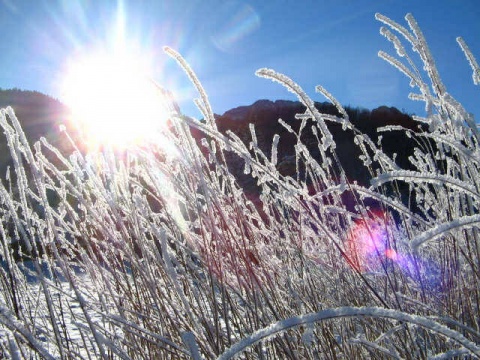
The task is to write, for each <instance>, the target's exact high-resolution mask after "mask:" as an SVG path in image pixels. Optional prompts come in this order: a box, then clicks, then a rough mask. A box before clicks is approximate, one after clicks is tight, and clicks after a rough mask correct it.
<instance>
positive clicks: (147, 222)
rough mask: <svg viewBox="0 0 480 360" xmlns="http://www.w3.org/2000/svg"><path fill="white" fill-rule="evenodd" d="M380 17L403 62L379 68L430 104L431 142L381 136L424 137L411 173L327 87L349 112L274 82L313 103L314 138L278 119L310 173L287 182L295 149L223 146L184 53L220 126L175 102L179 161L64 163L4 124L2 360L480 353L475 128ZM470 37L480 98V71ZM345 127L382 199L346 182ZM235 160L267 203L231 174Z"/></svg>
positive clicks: (169, 157) (418, 41) (231, 142)
mask: <svg viewBox="0 0 480 360" xmlns="http://www.w3.org/2000/svg"><path fill="white" fill-rule="evenodd" d="M376 17H377V19H378V20H380V21H381V22H382V23H384V24H385V25H386V26H387V27H388V29H387V28H382V29H381V34H382V35H384V36H385V37H386V38H387V39H388V40H389V41H390V42H392V43H393V45H394V47H395V50H396V52H397V57H394V56H392V55H389V54H386V53H384V52H380V53H379V55H380V56H381V57H382V58H384V59H385V60H387V61H388V62H390V63H391V64H392V65H394V66H395V67H396V68H398V69H399V70H400V71H402V72H403V73H404V74H405V75H406V76H407V77H408V78H409V79H410V82H411V85H412V87H414V88H416V89H417V91H418V92H416V93H413V94H411V95H410V97H411V98H412V99H413V100H417V101H424V102H425V109H426V115H425V116H424V117H419V116H416V117H414V119H415V120H416V121H417V123H418V125H419V126H418V129H416V130H412V129H405V128H402V127H401V126H387V127H384V128H381V129H378V131H379V132H388V131H401V132H404V133H405V134H407V135H408V136H409V137H411V138H412V139H414V140H415V143H416V144H417V146H416V147H415V149H414V152H413V155H412V156H411V157H410V159H409V160H410V163H411V167H410V168H409V169H402V168H400V166H399V165H398V164H397V163H396V162H395V158H392V157H390V156H388V155H387V154H386V153H385V152H384V151H383V150H382V144H381V141H380V142H378V143H377V142H376V141H373V140H372V139H371V138H369V137H368V136H367V135H365V134H363V133H361V132H360V131H359V130H358V129H357V128H356V127H355V124H354V121H353V120H352V121H351V119H350V116H349V113H348V112H347V111H346V110H345V109H344V108H343V107H342V106H341V105H340V104H339V103H338V101H336V100H335V98H334V97H333V96H332V95H331V94H329V93H328V92H327V91H326V90H325V89H323V88H322V87H320V86H319V87H317V89H316V90H317V92H319V93H321V94H322V95H323V96H325V97H326V98H327V99H328V100H329V101H331V102H332V103H333V104H334V105H335V106H336V107H337V109H338V115H337V116H334V115H327V114H323V113H321V112H319V111H318V110H317V108H316V107H315V105H314V102H313V100H312V99H311V98H310V97H309V96H308V95H307V93H306V92H305V91H304V90H303V89H302V88H301V87H300V86H299V85H298V84H296V83H295V82H294V81H293V80H291V79H290V78H288V77H287V76H285V75H283V74H279V73H277V72H275V71H274V70H271V69H261V70H259V71H258V72H257V75H259V76H261V77H264V78H267V79H270V80H273V81H276V82H279V83H280V84H281V85H283V86H285V87H286V88H287V89H288V90H289V91H291V92H293V93H294V94H295V95H296V96H297V97H298V99H299V101H301V103H302V104H303V105H304V106H305V111H304V112H303V113H301V114H297V116H296V118H297V119H296V121H298V123H299V124H300V126H298V127H293V126H291V125H289V124H288V123H287V122H285V121H283V120H281V119H279V122H280V124H282V126H284V127H285V129H286V130H287V131H289V132H291V133H293V134H294V136H295V138H296V144H295V164H296V174H295V175H293V176H283V175H281V173H280V171H279V164H280V163H281V161H282V159H280V158H279V156H280V155H279V152H278V149H277V146H278V143H279V141H280V137H279V136H278V135H276V136H274V137H273V139H272V140H271V149H270V151H267V152H264V151H262V150H261V149H260V146H259V142H258V140H257V134H256V129H255V126H254V125H253V124H252V125H251V126H250V133H251V140H250V141H248V142H244V140H242V139H241V138H240V137H239V136H238V135H236V134H234V133H232V132H227V133H222V132H220V131H219V130H218V128H217V126H216V120H215V117H214V115H213V111H212V109H211V107H210V104H209V101H208V97H207V95H206V93H205V91H204V90H203V88H202V86H201V84H200V81H199V80H198V78H197V76H196V75H195V74H194V72H193V70H192V69H191V68H190V66H189V65H188V64H187V63H186V61H185V60H184V59H183V58H182V57H181V56H180V55H179V54H178V53H176V52H175V51H174V50H172V49H166V52H167V53H168V54H169V55H170V56H172V57H173V58H174V59H175V60H176V61H177V62H178V63H179V65H180V67H181V68H183V70H184V71H185V72H186V74H187V75H188V76H189V78H190V79H191V81H192V82H193V84H194V85H195V86H196V88H197V89H198V91H199V94H200V98H199V99H198V100H196V104H197V105H198V107H199V109H200V111H201V112H202V114H203V117H204V120H205V121H202V122H200V121H197V120H195V119H192V118H189V117H187V116H183V115H181V114H179V113H178V111H176V110H175V109H176V108H175V106H170V107H169V108H170V109H173V110H172V113H171V114H169V115H170V120H171V123H170V124H171V126H170V127H169V128H167V127H164V128H162V129H160V130H159V131H161V132H162V134H161V137H160V138H162V139H163V141H164V142H168V143H169V144H170V145H169V147H168V148H169V149H170V150H168V151H167V150H166V148H164V147H160V146H149V147H146V146H144V147H132V148H130V149H129V150H128V151H127V152H126V154H125V156H123V157H122V158H118V157H116V154H115V153H114V152H113V151H109V150H106V151H104V152H100V153H90V154H82V153H80V152H76V153H73V154H71V155H68V154H61V153H60V152H59V151H58V150H57V149H55V148H54V147H52V146H51V145H50V144H49V143H48V142H47V141H46V140H45V139H42V140H41V141H40V142H38V143H36V144H34V146H33V148H32V147H31V146H30V144H29V143H28V142H27V140H26V137H25V135H24V133H23V131H22V129H21V126H20V123H19V121H18V120H17V119H16V117H15V114H14V113H13V110H12V109H10V108H7V109H4V110H2V112H1V115H0V125H1V126H2V128H3V131H4V133H5V137H6V141H7V144H8V147H9V150H10V155H11V159H12V166H11V168H10V169H9V171H8V172H7V176H6V177H5V179H3V180H2V182H1V183H0V193H1V194H0V195H1V197H0V198H1V202H0V221H1V226H0V260H1V267H0V287H1V292H0V357H2V358H51V359H53V358H65V359H68V358H122V359H130V358H145V359H151V358H171V359H182V358H185V359H187V358H195V359H200V358H207V359H214V358H217V357H221V358H222V359H226V358H231V357H235V356H239V357H241V358H248V359H257V358H258V359H264V358H305V359H317V358H337V357H342V358H350V359H370V358H395V359H403V358H405V359H424V358H439V359H449V358H469V357H470V358H474V357H476V358H479V357H480V346H479V343H480V329H479V327H480V322H479V317H478V314H479V313H480V309H479V302H480V290H479V286H478V284H479V283H480V279H479V277H480V269H479V260H478V259H479V258H480V244H479V241H480V240H479V233H478V229H479V224H480V215H479V214H478V212H479V200H480V192H479V185H480V184H479V181H480V180H479V179H480V176H479V167H480V151H479V150H480V149H479V140H480V138H479V133H478V129H477V127H476V123H475V121H474V119H473V116H472V115H470V114H468V113H467V112H466V111H465V110H464V109H463V107H462V106H461V105H460V104H458V103H457V102H456V101H455V100H454V98H453V97H452V96H451V95H449V94H448V93H447V91H446V89H445V86H444V85H443V84H442V82H441V80H440V76H439V74H438V71H437V70H436V67H435V64H434V62H433V59H432V56H431V54H430V52H429V50H428V47H427V44H426V41H425V39H424V37H423V35H422V33H421V31H420V30H419V28H418V26H417V24H416V22H415V20H414V19H413V17H412V16H411V15H407V17H406V19H407V22H408V25H409V29H407V28H405V27H403V26H401V25H399V24H397V23H396V22H394V21H392V20H390V19H388V18H386V17H384V16H382V15H377V16H376ZM458 43H459V44H460V46H461V48H462V50H463V51H464V53H465V55H466V57H467V60H468V62H469V63H470V65H471V67H472V69H473V80H474V82H475V83H476V84H478V83H479V82H480V69H479V66H478V64H477V62H476V60H475V58H474V57H473V55H472V53H471V51H470V50H469V49H468V47H467V45H466V44H465V42H464V41H463V40H462V39H460V38H459V39H458ZM404 44H409V46H411V48H412V49H413V52H409V51H407V49H406V48H405V46H404ZM413 55H415V56H419V57H420V59H421V61H422V63H423V66H424V69H419V68H417V67H416V66H415V62H414V60H413ZM331 123H336V124H340V125H341V126H342V128H343V130H344V131H349V132H351V133H353V134H354V136H355V143H356V145H357V146H358V147H359V149H360V150H361V153H362V155H361V160H362V161H363V164H364V166H365V167H366V168H367V169H368V170H369V171H370V174H371V186H369V187H366V186H361V185H359V184H357V183H355V182H350V181H348V180H347V179H346V176H345V171H344V169H343V167H342V164H341V162H340V161H339V158H338V156H337V154H336V143H335V138H334V136H333V135H332V133H331V132H330V129H329V125H330V124H331ZM295 129H297V130H295ZM306 132H310V133H312V134H313V135H314V136H315V137H316V139H317V140H318V141H317V144H315V146H316V147H317V148H316V149H315V150H316V151H315V156H314V155H313V154H312V151H311V150H312V148H311V147H309V146H307V145H308V144H304V143H303V142H302V134H304V133H306ZM231 153H234V154H236V155H237V156H238V157H239V158H240V159H241V160H242V161H243V164H244V171H245V174H250V176H252V178H253V179H255V181H256V182H257V184H258V187H259V191H258V197H257V198H253V199H252V197H251V196H250V197H249V196H247V194H246V193H245V191H244V189H242V188H241V187H240V186H239V185H238V183H237V180H236V179H235V177H234V176H233V175H232V173H231V171H230V164H229V162H228V155H229V154H231ZM405 189H406V190H405ZM346 196H347V197H349V198H351V199H354V206H353V207H352V206H346V205H345V203H344V201H343V199H344V198H345V197H346ZM367 204H370V205H367ZM372 204H374V205H372Z"/></svg>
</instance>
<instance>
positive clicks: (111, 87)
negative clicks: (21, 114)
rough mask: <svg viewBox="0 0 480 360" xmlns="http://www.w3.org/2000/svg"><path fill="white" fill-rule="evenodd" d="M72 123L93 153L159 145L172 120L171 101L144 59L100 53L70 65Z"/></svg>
mask: <svg viewBox="0 0 480 360" xmlns="http://www.w3.org/2000/svg"><path fill="white" fill-rule="evenodd" d="M62 88H63V89H62V93H63V97H64V101H65V103H66V104H67V106H68V107H69V108H70V110H71V112H72V120H73V122H74V123H75V125H76V127H77V128H78V129H79V130H80V131H81V133H82V134H83V135H84V137H85V139H86V142H87V146H88V147H89V148H98V147H103V146H111V147H115V148H126V147H129V146H131V145H132V144H138V143H139V142H148V141H151V140H154V138H155V136H156V134H158V133H159V131H160V130H162V129H164V128H165V126H166V122H167V119H168V118H169V115H170V114H169V111H168V107H167V106H166V105H165V101H166V100H167V99H165V98H164V94H163V92H162V91H161V90H160V89H159V87H158V86H156V84H155V83H154V82H153V81H151V80H150V78H149V71H148V69H147V68H146V67H145V66H144V65H143V63H142V61H141V60H140V59H135V58H133V57H130V56H128V55H126V54H107V53H96V54H90V55H88V56H83V57H80V58H77V59H74V60H73V61H71V62H70V63H69V64H68V66H67V68H66V71H65V75H64V81H63V86H62Z"/></svg>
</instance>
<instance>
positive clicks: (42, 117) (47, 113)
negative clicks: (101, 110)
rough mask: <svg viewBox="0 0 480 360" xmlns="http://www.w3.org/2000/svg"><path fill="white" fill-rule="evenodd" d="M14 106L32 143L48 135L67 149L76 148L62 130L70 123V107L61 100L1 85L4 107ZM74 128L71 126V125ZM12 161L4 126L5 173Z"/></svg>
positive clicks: (1, 155)
mask: <svg viewBox="0 0 480 360" xmlns="http://www.w3.org/2000/svg"><path fill="white" fill-rule="evenodd" d="M7 106H11V107H12V108H13V109H14V111H15V114H16V116H17V118H18V120H19V121H20V123H21V125H22V128H23V130H24V132H25V135H26V136H27V138H28V140H29V141H30V144H33V143H34V142H36V141H37V140H39V139H40V137H42V136H43V137H45V138H46V139H47V140H48V141H49V142H50V143H52V144H53V145H55V146H56V147H58V148H60V149H61V150H63V151H71V150H72V148H71V147H70V144H69V143H68V141H67V140H66V138H65V136H64V135H63V134H61V131H60V126H61V125H66V126H67V127H68V122H67V119H68V116H69V115H68V114H69V111H68V108H67V107H66V106H65V105H64V104H62V103H61V102H60V101H58V100H56V99H54V98H52V97H50V96H47V95H45V94H42V93H40V92H37V91H26V90H19V89H10V90H2V89H0V108H6V107H7ZM69 130H70V129H69ZM8 164H10V153H9V151H8V149H7V142H6V139H5V135H4V134H3V129H1V134H0V171H1V177H3V176H4V170H5V167H6V166H7V165H8Z"/></svg>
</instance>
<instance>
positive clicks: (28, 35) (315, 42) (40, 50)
mask: <svg viewBox="0 0 480 360" xmlns="http://www.w3.org/2000/svg"><path fill="white" fill-rule="evenodd" d="M119 9H123V15H124V20H125V24H126V28H125V32H126V37H127V38H128V39H129V42H130V45H131V47H132V52H138V54H140V55H141V56H143V57H145V58H146V59H148V61H149V62H150V63H151V64H152V66H153V72H152V77H153V78H154V79H155V80H156V81H157V82H159V83H160V84H162V85H164V86H165V87H167V88H170V89H171V90H173V91H174V93H175V94H176V96H177V97H178V98H179V99H178V100H179V102H180V106H181V108H182V110H183V111H184V112H186V113H188V114H190V115H193V116H199V115H198V113H197V112H196V111H195V109H194V105H193V104H192V99H193V98H194V97H195V96H196V94H195V92H194V91H193V87H192V86H191V85H190V84H189V82H188V80H187V79H186V76H185V75H184V74H183V72H182V71H181V70H180V69H179V68H178V67H177V66H176V64H175V63H174V62H173V60H171V59H170V58H168V57H167V56H166V55H165V54H164V53H163V50H162V47H163V46H164V45H169V46H171V47H172V48H174V49H176V50H178V51H179V52H181V53H182V54H183V55H184V56H185V57H186V58H187V60H188V61H189V62H190V64H191V66H192V67H193V68H194V70H195V71H196V72H197V74H198V76H199V78H200V80H201V81H202V82H203V84H204V86H205V88H206V90H207V92H208V94H209V97H210V99H211V103H212V106H213V110H214V111H215V112H216V113H220V114H221V113H223V112H224V111H226V110H228V109H230V108H232V107H236V106H239V105H248V104H251V103H252V102H254V101H255V100H258V99H272V100H275V99H293V97H292V95H291V94H290V93H288V92H287V91H286V90H285V89H283V88H282V87H281V86H279V85H278V84H274V83H271V82H269V81H267V80H264V79H260V78H257V77H256V76H255V75H254V72H255V70H257V69H258V68H261V67H271V68H273V69H275V70H277V71H280V72H283V73H285V74H287V75H288V76H290V77H292V78H293V79H294V80H296V81H297V82H298V83H299V84H300V85H301V86H302V87H303V88H304V89H305V90H306V91H307V92H308V93H309V94H310V95H311V96H312V97H314V99H316V100H319V101H324V99H323V98H322V97H321V96H320V95H319V94H315V92H314V86H315V85H317V84H321V85H322V86H324V87H325V88H327V89H328V90H329V91H330V92H331V93H332V94H333V95H334V96H336V97H337V98H338V99H339V100H340V102H341V103H343V104H345V105H353V106H363V107H367V108H373V107H377V106H380V105H389V106H396V107H398V108H400V109H402V108H403V109H405V110H407V111H410V112H415V113H417V114H423V106H420V105H419V104H418V103H413V102H411V101H410V100H408V99H407V94H408V92H409V91H410V87H409V86H408V80H407V79H406V78H405V77H404V76H403V75H402V74H400V73H399V72H398V71H397V70H395V69H394V68H393V67H391V66H390V65H388V64H387V63H385V62H383V60H381V59H379V58H378V56H377V52H378V50H380V49H383V50H386V51H388V52H389V53H392V54H393V53H394V50H393V49H392V46H391V45H390V43H389V42H388V41H387V40H386V39H385V38H383V37H382V36H381V35H380V34H379V27H380V23H378V22H377V21H376V20H375V19H374V14H375V12H380V13H382V14H384V15H387V16H389V17H390V18H392V19H394V20H396V21H397V22H400V23H402V24H405V21H404V16H405V14H406V13H407V12H411V13H413V15H414V16H415V17H416V19H417V21H418V23H419V24H420V26H421V28H422V29H423V32H424V34H425V36H426V38H427V40H428V42H429V44H430V47H431V50H432V52H433V55H434V57H435V58H436V61H437V65H438V68H439V71H440V74H441V76H442V78H443V80H444V82H445V84H446V86H447V90H448V91H449V92H450V93H451V94H452V95H453V96H455V97H456V98H457V99H458V100H460V102H462V103H463V104H464V106H465V107H466V108H467V110H468V111H470V112H473V113H474V114H476V118H477V121H478V119H479V118H480V101H479V100H480V88H479V87H475V86H474V85H473V84H472V78H471V73H472V72H471V70H470V68H469V66H468V64H467V62H466V61H465V58H464V56H463V53H462V52H461V50H460V49H459V48H458V46H457V44H456V41H455V38H456V36H462V37H463V38H464V39H465V40H466V42H467V44H468V45H469V46H470V48H471V50H472V51H473V53H474V54H475V55H476V57H477V59H478V60H480V2H479V0H431V1H430V0H419V1H412V0H308V1H307V0H277V1H270V0H262V1H253V0H252V1H240V0H238V1H228V0H164V1H162V0H143V1H142V0H136V1H133V0H131V1H128V0H125V1H121V2H120V1H114V0H112V1H88V0H50V1H46V0H43V1H42V0H30V1H29V0H0V24H1V27H0V87H2V88H11V87H18V88H21V89H26V90H37V91H41V92H45V93H47V94H49V95H51V96H54V97H56V98H59V99H60V100H62V94H61V91H60V89H59V83H60V81H61V76H62V69H63V67H64V65H65V62H66V60H67V59H68V58H71V57H72V56H73V55H74V54H75V53H78V52H86V51H88V50H89V49H95V48H101V47H105V48H108V47H109V46H110V44H109V42H110V41H111V39H112V36H113V35H112V32H113V30H112V29H113V26H114V24H115V22H116V19H117V16H118V11H119Z"/></svg>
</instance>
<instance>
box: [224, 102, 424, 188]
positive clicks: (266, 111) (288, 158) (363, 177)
mask: <svg viewBox="0 0 480 360" xmlns="http://www.w3.org/2000/svg"><path fill="white" fill-rule="evenodd" d="M315 106H316V108H317V109H318V110H319V111H320V112H321V113H324V114H330V115H339V114H338V111H337V109H336V108H335V107H334V106H333V105H332V104H330V103H316V104H315ZM346 111H347V113H348V115H349V118H350V121H351V122H352V124H353V125H354V126H355V127H356V128H357V129H358V130H359V131H360V132H362V133H364V134H367V135H368V136H369V137H370V138H371V139H372V140H373V141H374V142H375V143H377V142H378V140H379V134H378V133H377V129H378V128H379V127H382V126H386V125H400V126H402V127H404V128H407V129H411V130H418V123H417V122H415V121H414V120H413V119H412V118H411V117H410V116H409V115H406V114H404V113H402V112H400V111H399V110H398V109H396V108H394V107H386V106H381V107H379V108H377V109H374V110H372V111H370V110H367V109H362V108H349V107H347V108H346ZM303 112H305V107H304V106H303V105H302V104H301V103H300V102H295V101H284V100H278V101H275V102H273V101H270V100H259V101H257V102H255V103H254V104H252V105H250V106H242V107H238V108H235V109H232V110H229V111H227V112H225V113H224V114H223V115H221V116H218V117H217V126H218V129H219V130H220V131H221V132H223V133H225V132H226V131H228V130H230V131H232V132H233V133H235V134H236V135H238V136H239V137H240V138H241V139H242V140H243V141H244V142H245V144H247V146H248V144H249V143H250V141H251V135H250V130H249V125H248V124H249V123H253V124H254V125H255V130H256V135H257V138H258V144H259V148H260V149H261V150H262V151H263V152H264V153H265V154H266V155H267V156H270V152H271V146H272V142H273V136H274V134H279V135H280V141H279V144H278V164H279V165H278V169H279V171H280V173H281V174H282V175H294V174H295V172H296V164H295V156H294V154H295V150H294V146H295V143H296V138H295V135H293V134H291V133H289V132H288V131H287V130H286V129H285V128H284V127H283V126H282V125H281V124H280V123H279V122H278V119H282V120H283V121H284V122H285V123H287V124H288V125H290V126H291V127H292V128H293V130H294V131H295V132H298V130H299V128H300V124H301V121H300V120H297V119H296V118H295V114H301V113H303ZM312 124H313V122H312V121H309V123H307V126H306V128H305V129H304V130H303V131H302V142H303V143H304V144H305V145H306V146H307V148H308V149H309V151H310V153H311V154H312V156H313V157H314V158H317V159H318V155H319V150H318V146H317V145H318V140H317V139H316V138H315V136H314V134H313V132H312V131H310V130H309V127H311V126H312ZM327 126H328V128H329V130H330V132H331V133H332V135H333V138H334V140H335V142H336V153H337V155H338V158H339V160H340V162H341V164H342V166H343V167H344V169H345V173H346V176H347V178H348V179H349V180H350V181H354V180H355V181H357V182H359V183H360V184H363V185H367V184H368V183H369V180H370V178H371V175H370V174H369V172H368V170H367V169H366V168H365V167H364V166H363V164H362V161H361V160H360V159H359V156H360V155H361V153H360V150H359V148H358V146H357V145H355V143H354V133H353V131H351V130H344V129H342V126H341V125H340V124H337V123H333V122H327ZM381 136H382V137H381V148H382V149H383V151H384V152H385V153H387V154H388V155H390V156H392V155H393V154H396V162H397V164H398V165H399V166H400V167H402V168H405V169H408V168H409V166H410V164H409V161H408V156H410V155H411V154H412V153H413V148H414V146H415V143H414V140H412V139H411V138H409V137H407V136H406V134H405V132H404V131H391V132H384V133H382V134H381ZM227 161H228V162H229V167H230V170H231V172H232V173H233V175H234V176H235V177H236V178H237V179H238V181H239V183H240V185H241V186H242V187H247V188H250V187H251V188H252V191H253V189H254V188H255V179H253V178H252V177H251V176H249V175H245V174H244V173H243V169H244V164H243V161H242V160H241V159H240V158H239V157H237V156H236V155H234V154H227Z"/></svg>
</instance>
